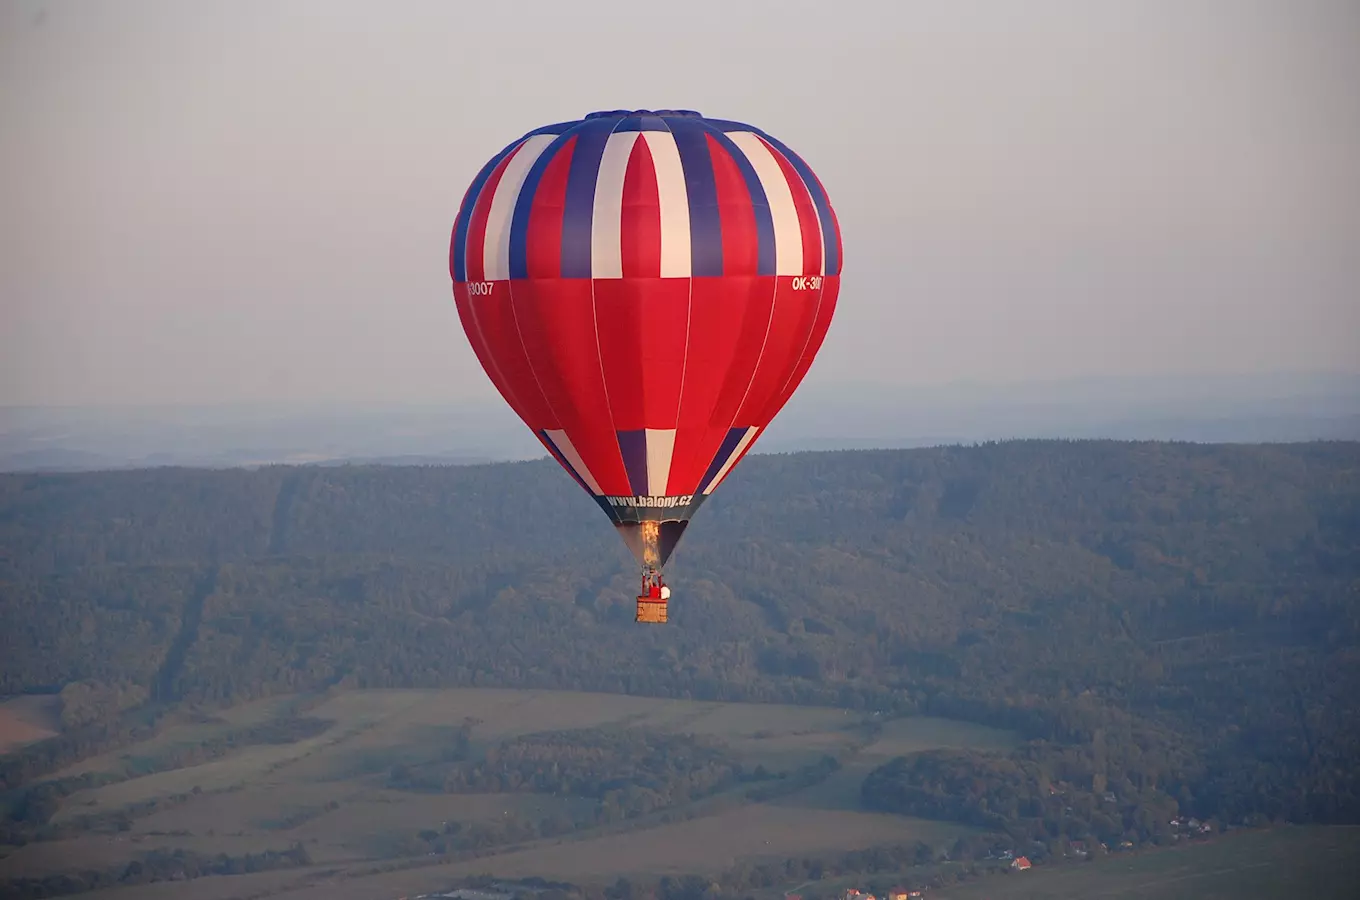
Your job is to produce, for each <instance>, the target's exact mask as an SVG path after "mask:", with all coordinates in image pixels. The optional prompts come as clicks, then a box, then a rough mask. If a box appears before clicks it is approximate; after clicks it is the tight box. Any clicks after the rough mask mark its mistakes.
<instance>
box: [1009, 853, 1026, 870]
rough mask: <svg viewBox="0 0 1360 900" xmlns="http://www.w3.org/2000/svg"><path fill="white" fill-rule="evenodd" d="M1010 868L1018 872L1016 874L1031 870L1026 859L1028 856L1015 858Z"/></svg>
mask: <svg viewBox="0 0 1360 900" xmlns="http://www.w3.org/2000/svg"><path fill="white" fill-rule="evenodd" d="M1011 868H1012V869H1015V870H1016V871H1018V872H1023V871H1025V870H1026V869H1029V868H1031V863H1030V861H1029V857H1028V856H1017V857H1016V858H1015V861H1014V862H1012V863H1011Z"/></svg>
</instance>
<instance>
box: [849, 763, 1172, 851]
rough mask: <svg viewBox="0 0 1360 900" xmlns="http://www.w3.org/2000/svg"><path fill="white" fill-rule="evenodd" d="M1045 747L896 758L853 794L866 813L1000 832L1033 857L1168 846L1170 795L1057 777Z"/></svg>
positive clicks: (1156, 791) (1150, 790)
mask: <svg viewBox="0 0 1360 900" xmlns="http://www.w3.org/2000/svg"><path fill="white" fill-rule="evenodd" d="M1045 751H1046V748H1044V747H1042V746H1031V747H1027V748H1024V749H1022V750H1020V751H1018V752H1016V753H1013V754H1010V755H1006V756H1003V755H1000V754H987V753H978V752H973V751H967V750H932V751H927V752H924V753H920V754H916V755H913V756H910V757H899V758H898V759H895V760H893V761H891V762H889V763H887V764H885V765H883V766H880V767H879V768H878V769H875V770H874V771H873V772H872V773H870V774H869V776H868V777H867V778H865V780H864V784H863V787H862V790H861V797H862V801H863V803H864V805H865V806H866V807H868V808H870V809H875V810H881V811H884V812H894V813H901V814H903V815H910V816H919V817H922V818H927V819H944V820H948V821H953V822H960V823H963V824H966V825H972V826H975V827H977V828H982V829H986V830H987V831H990V832H995V833H1000V834H1004V835H1006V836H1007V837H1008V838H1009V841H1008V843H1009V844H1010V846H1014V847H1021V848H1023V849H1024V851H1025V852H1027V853H1029V854H1030V855H1031V856H1033V857H1036V858H1040V859H1041V858H1043V857H1044V856H1048V855H1053V856H1062V855H1063V854H1064V852H1065V848H1066V847H1067V846H1070V845H1073V844H1075V845H1077V846H1081V847H1099V846H1100V845H1101V844H1104V845H1106V846H1115V847H1117V846H1119V845H1120V844H1121V843H1122V842H1124V841H1128V842H1129V843H1131V844H1135V845H1136V844H1143V843H1170V842H1171V841H1172V840H1174V839H1175V835H1176V831H1177V829H1176V828H1175V827H1174V826H1172V825H1171V824H1170V822H1171V821H1172V820H1173V819H1175V818H1177V815H1178V812H1179V809H1178V804H1177V802H1176V800H1175V798H1174V797H1173V796H1171V795H1169V794H1168V793H1166V792H1165V791H1162V790H1158V789H1157V788H1154V787H1151V786H1145V787H1143V788H1141V789H1139V788H1137V787H1135V786H1133V785H1132V784H1131V783H1129V782H1127V781H1123V782H1121V783H1120V784H1118V785H1117V786H1116V787H1115V789H1113V790H1112V789H1108V788H1107V787H1106V786H1105V784H1104V783H1102V782H1100V781H1099V780H1098V781H1097V783H1096V785H1095V787H1099V788H1100V790H1096V789H1095V787H1093V786H1092V784H1091V782H1090V781H1084V782H1080V783H1079V782H1072V781H1061V780H1057V779H1055V778H1054V777H1053V775H1052V774H1051V772H1052V770H1053V769H1054V768H1056V766H1055V765H1054V760H1053V759H1051V758H1050V757H1049V754H1047V753H1046V752H1045Z"/></svg>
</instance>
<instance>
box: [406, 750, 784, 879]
mask: <svg viewBox="0 0 1360 900" xmlns="http://www.w3.org/2000/svg"><path fill="white" fill-rule="evenodd" d="M470 730H471V729H470V726H468V725H463V726H461V727H460V728H459V729H458V730H457V732H456V733H455V735H454V737H453V739H452V741H451V742H450V744H449V746H447V747H445V748H442V749H441V752H440V754H439V757H438V758H437V759H435V760H430V761H427V762H425V763H419V764H411V763H401V764H398V765H396V766H393V767H392V769H391V771H390V772H389V774H388V779H387V784H388V786H389V787H393V788H398V789H404V790H414V791H434V792H443V793H475V794H485V793H535V794H551V795H555V796H563V797H579V798H584V799H589V800H594V801H596V806H595V809H594V811H593V812H592V813H590V814H589V815H587V816H586V817H584V819H581V820H577V821H573V822H566V823H564V822H560V821H558V820H556V819H551V820H545V822H543V823H539V826H538V827H537V828H536V829H534V828H533V826H532V824H531V823H525V824H524V825H522V826H517V828H520V832H517V833H516V834H513V835H510V836H508V837H506V838H504V840H507V841H513V840H515V839H521V838H523V839H527V838H528V837H530V836H534V837H536V836H550V835H552V834H555V833H561V832H564V831H567V830H572V829H574V828H577V827H581V826H582V825H583V824H588V825H591V826H594V825H603V824H608V823H611V822H615V821H619V820H621V819H626V818H633V817H636V816H641V815H646V814H648V813H651V812H655V811H657V810H661V809H666V808H669V807H673V806H677V805H680V804H683V803H688V802H690V801H692V800H697V799H699V798H701V797H707V796H710V795H712V794H716V793H720V792H722V791H725V790H728V789H730V788H733V787H736V786H738V785H740V784H744V783H748V782H753V781H760V780H764V779H769V778H774V777H775V776H774V775H771V774H770V773H767V772H765V771H764V770H763V768H762V769H760V770H759V771H756V770H748V769H747V768H746V767H744V766H743V765H742V764H741V763H740V762H739V761H738V760H736V759H735V758H733V757H732V756H731V755H730V753H729V752H728V751H727V750H726V749H725V748H724V747H723V746H722V745H721V744H720V743H718V742H716V741H713V740H706V739H703V738H700V737H696V736H693V735H685V734H675V733H668V732H657V731H651V730H647V729H641V728H590V729H577V730H567V731H551V732H539V733H534V734H529V735H524V736H522V737H517V738H512V739H510V740H506V741H502V742H501V743H499V744H496V745H494V746H491V747H488V748H486V749H485V750H484V752H482V753H481V754H478V755H475V756H474V755H472V754H470V753H469V751H468V736H469V733H470ZM454 824H455V826H456V823H454ZM524 829H529V830H524ZM445 833H446V834H449V835H452V834H455V832H454V831H448V830H447V829H446V832H445ZM465 837H467V836H465ZM471 840H472V843H471V844H465V843H459V842H452V843H450V844H449V845H448V846H449V848H452V849H466V848H468V847H474V848H475V847H481V846H485V845H486V842H487V841H488V840H490V838H488V837H486V836H485V835H482V834H478V833H476V832H473V833H472V837H471ZM445 849H447V848H445ZM441 852H443V850H442V849H441Z"/></svg>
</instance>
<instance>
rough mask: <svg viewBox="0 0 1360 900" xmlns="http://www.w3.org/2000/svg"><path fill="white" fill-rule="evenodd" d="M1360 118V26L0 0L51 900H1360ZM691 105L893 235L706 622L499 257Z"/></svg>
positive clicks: (1168, 16)
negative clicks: (640, 120)
mask: <svg viewBox="0 0 1360 900" xmlns="http://www.w3.org/2000/svg"><path fill="white" fill-rule="evenodd" d="M1358 85H1360V6H1358V5H1357V4H1355V3H1354V2H1350V0H1299V2H1295V3H1289V4H1281V3H1276V2H1269V0H1217V2H1203V3H1197V4H1187V3H1183V2H1174V0H1147V2H1143V3H1138V4H1115V3H1091V2H1084V0H1034V2H1029V3H1025V4H1002V3H991V4H961V3H948V2H944V0H932V2H924V0H921V2H916V0H903V2H887V0H846V2H843V3H839V4H829V3H825V2H812V0H691V2H686V3H684V4H683V5H681V4H677V3H649V4H644V3H639V2H636V0H577V2H570V3H567V2H548V0H534V2H521V3H482V4H473V3H447V2H437V0H404V2H400V3H386V4H378V3H374V2H364V0H325V2H323V0H274V2H265V0H242V2H233V3H210V2H207V0H121V2H118V3H102V4H95V3H83V2H79V0H0V122H3V123H4V125H3V126H0V197H2V198H3V201H0V326H3V327H0V897H2V898H9V897H14V898H38V897H53V896H78V897H80V898H81V900H131V898H138V900H140V898H150V900H160V898H167V900H168V898H180V897H184V898H189V900H227V898H247V897H248V898H251V900H264V898H278V900H321V898H326V900H331V898H337V897H338V898H346V900H348V898H353V900H396V898H398V897H403V898H414V897H417V896H424V895H426V894H429V893H437V894H440V895H444V892H447V891H454V890H460V891H463V893H461V894H457V895H453V894H450V895H447V896H451V897H456V898H461V900H804V898H806V900H878V898H880V897H881V898H882V900H910V898H913V897H922V896H924V897H926V898H927V900H951V898H954V900H958V898H965V900H966V898H974V900H978V898H983V897H989V898H1015V900H1019V898H1039V897H1043V898H1052V900H1086V898H1090V897H1145V896H1146V897H1151V896H1155V897H1157V898H1158V900H1191V898H1193V900H1214V898H1234V900H1235V898H1238V897H1263V898H1267V900H1273V898H1285V897H1291V898H1292V897H1296V896H1308V897H1311V898H1314V900H1331V898H1337V900H1341V898H1347V900H1349V898H1350V897H1352V895H1353V890H1354V885H1355V884H1357V883H1360V767H1357V762H1356V761H1357V760H1360V720H1357V718H1356V716H1355V714H1354V697H1355V696H1357V694H1358V693H1360V599H1358V598H1360V594H1357V591H1358V590H1360V163H1357V160H1360V102H1357V100H1360V88H1358V87H1357V86H1358ZM638 108H651V109H660V108H685V109H697V110H700V111H702V112H703V113H704V114H705V115H708V116H712V117H721V118H724V119H731V120H737V121H743V122H750V123H752V124H754V125H757V126H759V127H760V128H763V129H766V130H768V131H769V132H770V133H771V134H774V135H777V136H778V137H779V138H780V139H781V140H782V141H785V142H787V144H788V145H789V146H790V147H793V148H796V150H797V152H798V153H799V154H801V156H802V157H803V158H804V159H805V160H807V162H808V164H809V165H810V166H811V167H812V168H813V169H815V171H816V173H817V176H818V178H819V179H820V180H821V182H822V183H824V184H825V187H826V190H827V192H828V194H829V196H830V199H831V202H832V203H833V204H834V206H835V211H836V216H837V220H838V222H839V226H840V228H841V230H842V232H843V239H844V250H845V253H844V257H845V266H844V270H843V275H842V280H841V282H840V294H839V300H838V305H837V308H836V314H835V318H834V321H833V322H832V324H831V327H830V331H829V333H828V336H827V338H826V340H825V343H824V344H823V345H822V348H821V351H820V353H819V354H818V355H817V358H816V361H815V363H814V364H813V365H812V367H811V369H810V370H809V373H808V376H807V378H806V380H805V381H804V382H803V384H802V385H801V387H800V388H799V389H798V391H797V392H796V393H795V394H794V396H793V399H792V400H791V401H790V402H789V404H788V406H787V407H785V408H784V409H783V411H782V412H781V414H780V415H779V417H778V418H777V419H775V421H774V422H773V424H771V425H770V427H769V430H768V432H765V433H763V434H762V436H761V439H760V441H759V443H758V444H757V445H756V448H755V450H754V451H753V453H752V454H751V455H750V456H748V457H746V458H745V459H744V460H743V461H742V462H741V464H740V466H738V467H736V468H734V469H733V470H732V473H731V475H730V476H729V477H727V478H726V480H724V481H722V486H721V489H720V490H718V491H716V492H714V494H713V496H712V497H711V499H709V500H708V501H706V503H705V505H704V508H703V509H702V511H701V512H699V513H698V514H697V515H696V517H695V519H694V522H693V525H692V527H690V528H689V530H688V531H687V532H686V537H685V539H684V542H683V543H682V544H681V545H680V546H679V549H678V550H677V552H676V553H675V556H674V561H673V563H670V564H668V567H667V577H668V579H669V583H670V584H671V585H672V586H673V588H674V591H675V593H674V598H673V602H672V604H671V611H670V620H669V623H668V624H666V625H658V626H650V625H642V624H639V623H638V622H636V621H634V616H635V605H634V604H635V597H634V595H635V593H636V587H637V586H636V568H635V566H634V562H633V559H632V558H631V557H630V556H629V555H628V551H627V550H626V549H625V548H624V547H623V546H622V544H621V543H620V542H619V540H618V538H617V537H616V535H615V534H614V529H613V528H611V527H609V524H608V522H607V521H606V520H605V519H604V518H603V517H602V516H601V515H600V508H599V507H598V506H597V505H596V504H595V503H594V502H593V501H592V499H591V497H590V496H589V495H588V494H587V492H586V491H582V490H581V488H580V486H578V484H577V483H575V482H574V481H573V480H572V478H571V477H568V475H567V474H566V473H565V472H563V471H562V467H561V466H559V465H558V463H557V462H555V461H554V460H552V459H550V458H547V455H546V454H545V452H544V445H543V444H540V443H539V441H538V440H537V439H536V438H535V437H534V435H533V434H532V433H531V432H530V430H529V429H528V428H526V427H525V424H524V423H523V422H521V421H520V420H519V418H517V417H516V415H515V414H514V413H513V412H512V411H511V410H510V408H509V407H508V405H507V404H506V402H505V401H504V400H503V399H502V397H501V396H500V394H499V393H498V392H497V391H496V389H495V388H494V387H493V385H492V382H491V380H490V379H489V378H488V376H487V374H486V373H485V372H484V371H483V369H482V365H481V364H480V363H479V361H478V359H477V357H476V355H475V354H474V352H473V349H472V347H471V346H470V344H469V340H468V338H467V337H466V336H465V335H464V331H463V326H462V324H461V323H460V320H459V315H458V311H457V309H456V307H455V303H454V298H453V295H452V292H451V289H450V271H449V256H450V249H449V248H450V230H451V228H452V226H453V221H454V217H455V215H456V214H457V212H458V208H459V204H460V202H461V201H462V198H463V195H464V191H465V190H466V189H467V186H468V184H469V182H470V181H471V180H472V179H473V177H474V176H475V175H476V173H477V172H478V170H479V169H480V168H481V167H482V165H483V164H484V163H485V162H486V161H487V160H488V159H489V158H491V157H492V156H493V154H495V153H497V152H498V151H500V150H501V149H502V148H503V147H505V146H506V145H507V143H509V142H510V141H512V140H515V139H517V138H518V137H519V136H520V135H522V134H524V133H525V132H526V131H528V130H530V129H532V128H534V127H536V126H539V125H542V124H543V123H548V122H560V121H566V120H573V119H577V118H580V117H581V116H584V115H585V114H587V113H589V112H591V111H594V110H608V109H638ZM648 165H651V163H649V164H648ZM657 172H658V173H659V170H657ZM621 177H622V176H621ZM660 178H661V176H660V174H656V179H657V184H658V190H660V188H659V184H660ZM658 202H659V201H658ZM658 240H660V239H658ZM781 252H782V251H781ZM488 277H490V276H488ZM592 302H593V301H592ZM771 321H773V311H772V312H771ZM687 327H688V325H687ZM597 329H598V326H597ZM595 339H596V340H597V341H598V340H599V337H598V330H597V331H596V338H595ZM526 352H527V348H526ZM603 368H604V362H603V356H602V358H601V370H602V375H603ZM748 391H749V389H748ZM677 418H678V413H677ZM724 424H725V423H724ZM734 424H735V423H734ZM535 427H537V426H535ZM564 427H565V426H564ZM617 427H620V428H622V427H624V426H617ZM630 427H631V426H630ZM647 427H648V428H651V427H652V426H650V425H649V426H647ZM673 434H674V433H672V435H673ZM619 440H620V441H621V440H622V438H619ZM621 452H622V451H621ZM649 452H650V451H649ZM648 465H650V462H649V463H648ZM577 474H578V475H579V473H577ZM583 483H584V482H583ZM682 490H686V489H682ZM670 492H671V493H675V492H676V491H675V490H671V491H670ZM604 493H611V491H604ZM652 493H655V491H652ZM855 890H862V891H865V892H868V893H870V894H873V895H874V896H866V894H854V893H852V892H853V891H855Z"/></svg>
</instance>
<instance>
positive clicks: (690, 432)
mask: <svg viewBox="0 0 1360 900" xmlns="http://www.w3.org/2000/svg"><path fill="white" fill-rule="evenodd" d="M449 269H450V273H451V275H452V277H453V294H454V298H455V301H456V302H457V306H458V315H459V318H460V320H461V322H462V325H463V329H464V331H465V332H466V334H467V338H468V341H469V342H470V343H471V345H472V349H473V351H474V352H475V353H476V355H477V359H478V360H479V361H480V362H481V364H482V367H483V368H484V369H485V370H486V373H487V375H488V376H489V377H490V379H491V381H492V382H493V383H494V384H495V386H496V388H497V390H499V391H500V393H501V396H502V397H504V398H505V401H506V403H508V404H509V405H510V407H511V408H513V409H514V411H515V413H516V414H518V415H519V417H520V418H521V419H523V420H524V422H525V424H526V425H528V426H529V428H530V429H532V430H533V432H534V434H535V435H536V436H537V437H538V439H539V440H540V441H541V442H542V443H543V446H544V448H546V449H547V451H548V453H550V454H551V455H552V457H553V458H554V459H556V460H557V462H558V463H559V464H561V466H562V468H564V469H566V471H567V473H568V474H570V475H571V477H573V478H574V479H576V482H577V483H578V484H579V485H580V486H581V487H582V488H583V489H585V490H586V491H587V492H588V493H589V494H590V495H591V496H592V497H593V498H594V499H595V502H596V503H598V504H599V506H600V508H601V509H602V510H604V513H605V515H607V516H608V517H609V519H610V521H611V522H613V523H614V526H615V527H616V528H617V529H618V532H619V534H620V536H621V537H622V538H623V540H624V543H625V544H627V546H628V548H629V549H630V550H631V551H632V553H633V555H634V557H636V559H637V561H638V562H639V564H640V565H641V567H642V585H643V589H642V591H641V592H640V594H639V597H638V613H637V620H638V621H647V622H664V621H666V620H667V615H666V601H667V599H668V598H669V594H670V589H669V587H667V586H666V585H665V584H664V581H663V579H662V576H661V569H662V567H663V566H664V565H665V564H666V561H667V559H668V558H669V557H670V555H671V553H672V552H673V551H674V550H675V546H676V544H677V543H678V542H679V540H680V537H681V535H682V534H683V533H684V531H685V528H686V526H687V525H688V524H689V521H690V519H691V518H692V517H693V516H694V514H695V512H696V511H698V509H699V507H700V506H701V505H702V504H703V502H704V500H705V499H706V498H707V497H708V496H709V495H710V494H712V493H713V491H714V489H716V488H717V487H718V485H719V484H721V483H722V481H723V479H724V478H726V477H727V476H728V474H730V473H731V471H732V469H733V467H734V466H736V465H737V464H738V463H739V462H740V461H741V459H742V457H743V456H745V454H746V453H748V452H749V451H750V449H751V448H752V447H753V446H754V445H755V443H756V441H757V440H758V439H759V437H760V435H761V433H762V432H763V431H764V429H765V428H766V427H767V426H768V425H769V424H770V421H771V420H772V419H773V418H774V417H775V415H776V414H777V413H778V412H779V411H780V409H782V408H783V406H784V404H785V403H786V402H788V400H789V397H790V396H791V395H792V394H793V392H794V390H795V389H796V388H797V387H798V385H799V383H800V382H801V381H802V380H803V376H804V375H805V374H806V373H807V371H808V367H809V366H810V365H811V363H812V361H813V358H814V357H815V356H816V354H817V351H818V349H819V348H820V347H821V345H822V341H823V339H824V338H825V336H826V333H827V328H828V326H829V325H830V323H831V318H832V315H833V313H834V312H835V308H836V296H837V292H838V289H839V286H840V272H841V236H840V228H839V225H838V224H837V220H836V215H835V213H834V212H833V211H832V208H831V203H830V201H829V200H828V198H827V193H826V190H825V188H823V186H822V184H821V182H820V181H819V180H818V178H817V176H816V175H815V174H813V172H812V169H811V168H809V167H808V165H807V163H805V162H804V161H803V160H802V159H801V158H800V157H799V156H798V155H797V154H796V153H794V152H793V151H792V150H791V149H789V148H788V147H787V146H785V145H784V144H783V143H781V142H780V141H779V140H777V139H776V138H774V137H772V136H771V135H769V134H767V133H766V132H764V131H762V130H760V129H759V128H755V127H753V126H750V125H744V124H741V123H739V122H730V121H725V120H721V119H711V118H707V117H705V116H703V115H701V114H699V113H697V112H694V111H692V110H612V111H605V112H595V113H591V114H589V115H587V116H585V117H584V118H582V119H579V120H577V121H572V122H562V123H558V124H554V125H547V126H544V127H542V128H537V129H535V130H533V131H530V132H528V133H527V134H525V135H524V136H523V137H520V138H518V139H517V140H515V141H513V142H511V143H510V144H509V145H508V146H506V147H505V148H504V149H503V150H501V152H499V153H497V154H496V155H495V156H494V157H492V158H491V159H490V160H489V161H488V162H487V163H486V165H485V166H483V167H482V169H481V171H480V172H478V173H477V176H476V178H474V179H473V180H472V184H471V186H470V187H469V188H468V189H467V192H466V194H465V196H464V198H463V202H462V205H461V207H460V208H459V211H458V215H457V218H456V219H455V222H454V226H453V236H452V240H451V242H450V249H449Z"/></svg>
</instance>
